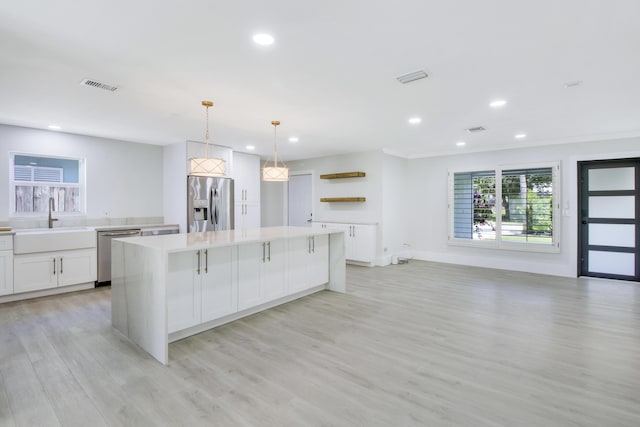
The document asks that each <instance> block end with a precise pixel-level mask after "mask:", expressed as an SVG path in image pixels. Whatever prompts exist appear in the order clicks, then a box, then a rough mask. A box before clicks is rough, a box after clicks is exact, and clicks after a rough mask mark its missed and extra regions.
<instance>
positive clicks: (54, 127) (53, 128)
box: [47, 125, 62, 130]
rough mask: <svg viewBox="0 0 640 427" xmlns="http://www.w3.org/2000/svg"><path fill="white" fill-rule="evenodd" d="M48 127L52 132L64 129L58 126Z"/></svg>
mask: <svg viewBox="0 0 640 427" xmlns="http://www.w3.org/2000/svg"><path fill="white" fill-rule="evenodd" d="M47 127H48V128H49V129H51V130H60V129H62V128H61V127H60V126H58V125H49V126H47Z"/></svg>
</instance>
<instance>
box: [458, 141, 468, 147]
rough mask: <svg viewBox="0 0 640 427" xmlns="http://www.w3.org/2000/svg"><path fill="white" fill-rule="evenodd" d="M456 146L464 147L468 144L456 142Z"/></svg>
mask: <svg viewBox="0 0 640 427" xmlns="http://www.w3.org/2000/svg"><path fill="white" fill-rule="evenodd" d="M456 145H457V146H458V147H463V146H465V145H467V143H466V142H464V141H458V142H456Z"/></svg>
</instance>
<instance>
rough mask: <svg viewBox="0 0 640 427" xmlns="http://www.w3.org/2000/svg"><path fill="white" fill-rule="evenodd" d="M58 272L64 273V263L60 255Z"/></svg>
mask: <svg viewBox="0 0 640 427" xmlns="http://www.w3.org/2000/svg"><path fill="white" fill-rule="evenodd" d="M60 274H64V264H63V263H62V257H60Z"/></svg>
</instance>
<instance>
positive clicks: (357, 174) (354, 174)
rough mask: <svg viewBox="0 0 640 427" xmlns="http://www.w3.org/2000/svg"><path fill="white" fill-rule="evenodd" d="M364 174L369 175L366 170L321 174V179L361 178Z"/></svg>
mask: <svg viewBox="0 0 640 427" xmlns="http://www.w3.org/2000/svg"><path fill="white" fill-rule="evenodd" d="M363 176H367V174H366V173H364V172H342V173H329V174H326V175H320V179H340V178H360V177H363Z"/></svg>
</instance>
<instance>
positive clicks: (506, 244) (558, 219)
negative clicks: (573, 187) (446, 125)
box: [447, 161, 562, 253]
mask: <svg viewBox="0 0 640 427" xmlns="http://www.w3.org/2000/svg"><path fill="white" fill-rule="evenodd" d="M539 168H551V170H552V177H551V185H552V189H553V190H552V191H553V192H552V195H551V197H552V200H553V202H552V203H553V210H552V217H553V229H552V236H551V243H548V244H547V243H524V242H510V241H504V240H502V215H501V214H500V213H498V214H496V227H495V228H496V238H495V240H474V239H462V238H456V237H453V236H454V230H453V227H454V218H453V198H454V188H453V185H454V174H456V173H473V172H482V171H495V177H496V204H497V203H501V200H502V171H509V170H514V169H539ZM447 194H448V204H447V215H448V222H449V227H448V242H449V245H455V246H469V247H476V248H477V247H481V248H488V249H504V250H514V251H525V252H547V253H558V252H560V236H561V223H562V216H561V209H560V207H561V200H562V195H561V183H560V162H557V161H556V162H543V163H525V164H514V165H499V166H496V167H486V166H485V167H477V168H465V169H456V170H449V171H448V193H447ZM498 201H500V202H498ZM499 212H501V209H500V211H499Z"/></svg>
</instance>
